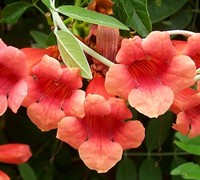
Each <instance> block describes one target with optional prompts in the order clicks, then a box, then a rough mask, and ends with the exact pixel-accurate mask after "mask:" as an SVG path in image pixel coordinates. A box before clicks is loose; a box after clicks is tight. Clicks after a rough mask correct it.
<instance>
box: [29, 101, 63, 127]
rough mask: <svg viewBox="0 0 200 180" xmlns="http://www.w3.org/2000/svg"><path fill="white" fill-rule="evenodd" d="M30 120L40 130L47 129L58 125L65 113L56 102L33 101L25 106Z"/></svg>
mask: <svg viewBox="0 0 200 180" xmlns="http://www.w3.org/2000/svg"><path fill="white" fill-rule="evenodd" d="M27 114H28V116H29V118H30V120H31V121H32V122H33V123H34V124H35V125H36V126H37V127H38V128H39V129H40V130H42V131H49V130H51V129H55V128H57V126H58V122H60V121H61V119H62V118H64V117H65V113H64V112H63V111H62V110H61V109H60V108H59V106H58V105H57V104H54V103H51V104H44V103H33V104H31V105H30V106H29V107H28V108H27Z"/></svg>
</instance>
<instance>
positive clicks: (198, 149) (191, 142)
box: [174, 133, 200, 156]
mask: <svg viewBox="0 0 200 180" xmlns="http://www.w3.org/2000/svg"><path fill="white" fill-rule="evenodd" d="M175 137H176V138H178V139H179V141H177V140H175V141H174V143H175V144H176V145H177V146H178V147H179V148H181V149H183V150H184V151H186V152H189V153H192V154H195V155H198V156H200V136H197V137H195V138H189V137H188V136H184V135H182V134H180V133H176V135H175Z"/></svg>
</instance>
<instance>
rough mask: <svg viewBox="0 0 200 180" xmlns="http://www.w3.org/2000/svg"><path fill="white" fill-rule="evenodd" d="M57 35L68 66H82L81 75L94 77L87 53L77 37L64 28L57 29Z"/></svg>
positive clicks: (89, 77)
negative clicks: (63, 29)
mask: <svg viewBox="0 0 200 180" xmlns="http://www.w3.org/2000/svg"><path fill="white" fill-rule="evenodd" d="M55 35H56V38H57V42H58V48H59V51H60V54H61V57H62V59H63V62H64V63H65V64H66V65H67V66H68V67H77V68H80V70H81V75H82V76H83V77H84V78H87V79H92V73H91V70H90V67H89V64H88V62H87V59H86V57H85V54H84V52H83V50H82V48H81V47H80V45H79V43H78V41H77V40H76V39H75V37H74V36H73V35H72V34H70V33H68V32H65V31H62V30H59V31H56V32H55Z"/></svg>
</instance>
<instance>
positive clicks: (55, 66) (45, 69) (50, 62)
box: [32, 55, 62, 80]
mask: <svg viewBox="0 0 200 180" xmlns="http://www.w3.org/2000/svg"><path fill="white" fill-rule="evenodd" d="M32 71H33V73H34V74H36V75H37V78H38V79H40V78H45V79H46V78H49V79H53V80H59V79H60V77H61V75H62V69H61V67H60V63H59V62H58V61H57V60H56V59H54V58H52V57H50V56H48V55H44V56H43V57H42V60H41V61H40V62H39V63H38V64H37V65H36V66H34V67H33V68H32Z"/></svg>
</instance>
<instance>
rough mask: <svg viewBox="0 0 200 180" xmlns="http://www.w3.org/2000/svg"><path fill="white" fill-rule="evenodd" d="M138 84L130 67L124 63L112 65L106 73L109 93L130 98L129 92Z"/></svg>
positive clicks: (106, 85)
mask: <svg viewBox="0 0 200 180" xmlns="http://www.w3.org/2000/svg"><path fill="white" fill-rule="evenodd" d="M137 84H138V82H137V81H136V80H135V79H133V77H132V75H131V73H130V72H129V70H128V67H127V66H125V65H123V64H119V65H114V66H111V67H110V68H109V71H108V72H107V74H106V79H105V88H106V90H107V91H108V93H109V94H113V95H118V96H120V97H123V98H125V99H128V94H129V93H130V91H131V90H132V89H133V88H135V87H136V86H137Z"/></svg>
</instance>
